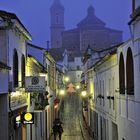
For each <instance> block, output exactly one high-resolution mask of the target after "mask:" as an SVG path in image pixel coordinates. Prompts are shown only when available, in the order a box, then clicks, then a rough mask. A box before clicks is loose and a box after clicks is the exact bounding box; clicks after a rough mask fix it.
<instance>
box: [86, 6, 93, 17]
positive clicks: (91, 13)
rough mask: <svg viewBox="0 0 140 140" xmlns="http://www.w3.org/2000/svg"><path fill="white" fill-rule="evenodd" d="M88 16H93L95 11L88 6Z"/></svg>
mask: <svg viewBox="0 0 140 140" xmlns="http://www.w3.org/2000/svg"><path fill="white" fill-rule="evenodd" d="M87 13H88V15H94V14H95V9H94V7H93V6H92V5H90V6H89V7H88V9H87Z"/></svg>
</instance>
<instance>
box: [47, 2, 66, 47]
mask: <svg viewBox="0 0 140 140" xmlns="http://www.w3.org/2000/svg"><path fill="white" fill-rule="evenodd" d="M50 14H51V27H50V31H51V47H52V48H60V47H62V32H63V31H64V7H63V6H62V4H61V2H60V0H54V2H53V4H52V6H51V8H50Z"/></svg>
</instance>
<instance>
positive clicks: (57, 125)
mask: <svg viewBox="0 0 140 140" xmlns="http://www.w3.org/2000/svg"><path fill="white" fill-rule="evenodd" d="M61 124H62V122H61V121H60V119H59V120H58V119H56V120H55V121H54V124H53V128H52V129H53V134H54V140H56V137H57V135H58V136H59V140H61V136H62V133H63V128H62V125H61Z"/></svg>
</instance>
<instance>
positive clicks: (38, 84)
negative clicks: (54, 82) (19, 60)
mask: <svg viewBox="0 0 140 140" xmlns="http://www.w3.org/2000/svg"><path fill="white" fill-rule="evenodd" d="M45 83H46V82H45V77H44V76H27V77H26V78H25V91H26V92H45V91H46V85H45Z"/></svg>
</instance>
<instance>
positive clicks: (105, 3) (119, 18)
mask: <svg viewBox="0 0 140 140" xmlns="http://www.w3.org/2000/svg"><path fill="white" fill-rule="evenodd" d="M52 2H53V0H0V9H1V10H6V11H9V12H13V13H15V14H16V15H17V16H18V17H19V19H20V20H21V22H22V23H23V24H24V25H25V27H26V28H27V30H28V31H29V32H30V33H31V35H32V37H33V43H34V44H36V45H39V46H40V47H46V41H47V40H50V11H49V8H50V6H51V4H52ZM61 3H62V4H63V5H64V7H65V29H72V28H75V27H76V25H77V23H78V22H80V21H81V20H82V19H83V18H85V16H86V14H87V8H88V6H89V5H90V4H92V5H93V6H94V8H95V14H96V16H97V17H98V18H100V19H101V20H103V21H104V22H105V23H106V26H107V27H110V28H113V29H118V30H122V31H123V32H124V35H123V38H124V41H125V40H127V39H128V38H129V36H130V35H129V28H128V25H127V23H128V21H129V20H130V18H129V16H130V14H131V0H61Z"/></svg>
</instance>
